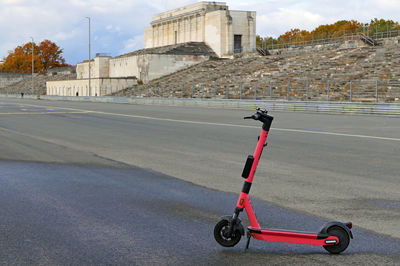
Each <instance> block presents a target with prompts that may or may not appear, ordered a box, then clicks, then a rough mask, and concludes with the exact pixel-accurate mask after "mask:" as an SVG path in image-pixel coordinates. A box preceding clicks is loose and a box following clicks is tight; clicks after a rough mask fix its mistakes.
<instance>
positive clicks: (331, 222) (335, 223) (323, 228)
mask: <svg viewBox="0 0 400 266" xmlns="http://www.w3.org/2000/svg"><path fill="white" fill-rule="evenodd" d="M347 224H348V223H347ZM332 226H338V227H340V228H342V229H344V230H345V231H346V232H347V234H348V235H349V236H350V238H351V239H353V233H352V232H351V230H350V229H349V227H347V226H346V224H344V223H342V222H339V221H330V222H327V223H326V224H324V226H323V227H322V229H321V231H320V232H319V233H320V234H324V235H328V229H329V228H330V227H332Z"/></svg>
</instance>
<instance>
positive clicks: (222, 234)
mask: <svg viewBox="0 0 400 266" xmlns="http://www.w3.org/2000/svg"><path fill="white" fill-rule="evenodd" d="M229 231H230V228H229V221H228V220H225V219H223V220H221V221H219V222H218V223H217V224H216V225H215V227H214V238H215V240H216V241H217V242H218V244H220V245H221V246H223V247H234V246H235V245H236V244H237V243H239V241H240V238H241V237H242V235H241V233H240V231H239V230H236V231H233V232H232V234H231V235H229Z"/></svg>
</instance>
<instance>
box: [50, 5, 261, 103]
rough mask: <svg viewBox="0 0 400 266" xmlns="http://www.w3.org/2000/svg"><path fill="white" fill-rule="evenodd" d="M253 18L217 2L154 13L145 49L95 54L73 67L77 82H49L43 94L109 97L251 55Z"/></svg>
mask: <svg viewBox="0 0 400 266" xmlns="http://www.w3.org/2000/svg"><path fill="white" fill-rule="evenodd" d="M255 20H256V13H255V12H250V11H232V10H228V6H227V5H226V4H225V3H221V2H200V3H196V4H193V5H188V6H185V7H182V8H178V9H174V10H172V11H168V12H164V13H161V14H158V15H155V16H154V17H153V21H152V22H151V25H152V27H151V28H148V29H145V31H144V41H145V45H144V46H145V49H142V50H138V51H135V52H132V53H128V54H124V55H120V56H117V57H114V58H112V57H110V56H104V55H101V54H99V55H97V56H96V57H95V59H94V60H91V61H90V62H89V61H84V62H81V63H78V64H77V66H76V74H77V79H76V80H65V81H49V82H47V83H46V87H47V94H48V95H65V96H73V95H79V96H102V95H108V94H112V93H115V92H117V91H120V90H123V89H126V88H129V87H132V86H134V85H136V84H137V82H138V80H140V81H141V82H144V83H147V82H148V81H150V80H153V79H157V78H160V77H162V76H165V75H168V74H171V73H173V72H176V71H179V70H181V69H184V68H187V67H189V66H192V65H194V64H198V63H201V62H204V61H206V60H208V59H209V58H210V57H231V56H232V55H233V54H234V53H247V52H253V51H254V50H255V48H256V33H255V28H256V21H255ZM89 67H90V71H89ZM89 73H90V80H91V84H90V88H89Z"/></svg>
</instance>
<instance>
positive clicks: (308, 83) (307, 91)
mask: <svg viewBox="0 0 400 266" xmlns="http://www.w3.org/2000/svg"><path fill="white" fill-rule="evenodd" d="M306 97H307V99H306V100H307V101H308V100H309V99H310V82H309V81H308V80H307V83H306Z"/></svg>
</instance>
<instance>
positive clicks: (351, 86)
mask: <svg viewBox="0 0 400 266" xmlns="http://www.w3.org/2000/svg"><path fill="white" fill-rule="evenodd" d="M352 101H353V81H351V80H350V102H352Z"/></svg>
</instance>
